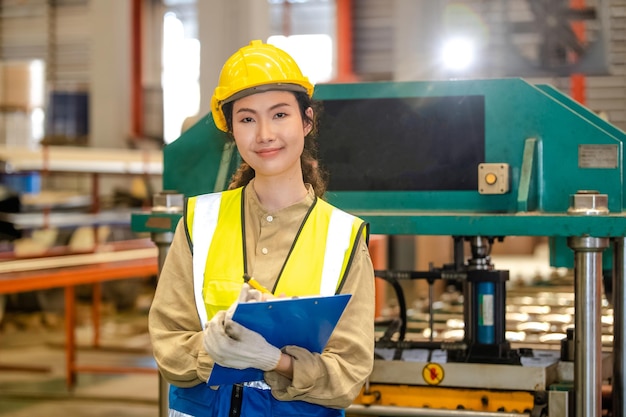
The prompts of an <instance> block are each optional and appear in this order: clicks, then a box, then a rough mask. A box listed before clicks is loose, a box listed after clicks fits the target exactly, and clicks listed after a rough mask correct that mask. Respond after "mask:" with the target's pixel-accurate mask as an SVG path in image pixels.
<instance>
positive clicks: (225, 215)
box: [185, 187, 368, 327]
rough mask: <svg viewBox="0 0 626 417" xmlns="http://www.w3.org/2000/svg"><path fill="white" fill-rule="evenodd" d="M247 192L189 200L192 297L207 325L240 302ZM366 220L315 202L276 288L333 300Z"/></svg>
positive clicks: (285, 291)
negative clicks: (236, 302)
mask: <svg viewBox="0 0 626 417" xmlns="http://www.w3.org/2000/svg"><path fill="white" fill-rule="evenodd" d="M242 196H243V187H240V188H237V189H235V190H229V191H224V192H221V193H212V194H203V195H200V196H195V197H190V198H189V199H188V200H187V205H186V209H185V222H186V223H185V225H186V228H187V235H188V237H189V240H190V242H191V245H192V252H193V274H194V293H195V301H196V307H197V309H198V314H199V316H200V320H201V322H202V326H203V327H204V325H205V323H206V322H207V321H208V320H210V319H211V317H213V315H215V313H217V312H218V311H220V310H223V309H226V308H228V307H229V306H230V305H231V304H232V303H233V302H234V301H235V300H236V299H237V297H238V295H239V292H240V290H241V285H242V284H243V274H244V252H243V233H242V223H241V222H242V218H243V217H242V215H243V213H242ZM367 233H368V230H367V227H366V223H364V222H363V220H361V219H359V218H357V217H355V216H352V215H350V214H348V213H346V212H344V211H342V210H339V209H338V208H336V207H333V206H332V205H330V204H328V203H327V202H325V201H323V200H322V199H319V198H317V199H316V200H315V202H314V203H313V207H312V209H311V211H310V213H309V214H308V217H307V218H306V220H305V222H304V225H303V227H302V230H301V231H300V233H299V235H298V238H297V240H296V242H295V244H294V246H293V247H292V249H291V252H290V254H289V255H288V259H287V262H286V263H285V266H284V269H283V270H282V272H281V275H280V277H279V278H278V281H277V284H276V286H275V288H274V292H275V293H276V294H286V295H289V296H304V295H317V294H321V295H332V294H335V293H336V292H337V291H338V290H339V289H340V286H341V283H342V282H343V279H344V278H345V275H346V274H347V272H348V270H349V267H350V263H351V261H352V258H353V257H354V252H355V250H356V247H357V243H358V239H359V238H360V237H361V236H364V238H367V237H368V236H367Z"/></svg>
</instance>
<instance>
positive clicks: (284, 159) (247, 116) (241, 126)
mask: <svg viewBox="0 0 626 417" xmlns="http://www.w3.org/2000/svg"><path fill="white" fill-rule="evenodd" d="M307 114H308V115H309V116H310V117H312V115H313V109H311V108H309V109H307ZM310 130H311V125H310V124H307V125H305V124H304V122H303V120H302V115H301V114H300V107H299V106H298V101H297V100H296V97H295V95H294V94H293V93H292V92H289V91H267V92H264V93H257V94H252V95H250V96H247V97H243V98H241V99H239V100H237V101H235V103H234V104H233V136H234V138H235V143H236V144H237V149H238V150H239V153H240V154H241V157H242V158H243V160H244V161H246V162H247V163H248V165H250V166H251V167H252V168H253V169H254V171H255V176H256V177H257V178H258V177H262V176H265V177H278V176H280V177H283V176H288V177H294V176H298V177H299V178H302V169H301V166H300V155H301V154H302V150H303V149H304V137H305V136H306V135H307V134H308V133H309V132H310Z"/></svg>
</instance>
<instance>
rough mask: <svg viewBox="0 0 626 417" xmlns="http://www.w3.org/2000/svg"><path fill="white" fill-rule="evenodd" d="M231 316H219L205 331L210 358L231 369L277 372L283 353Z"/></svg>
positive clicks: (215, 317) (205, 340)
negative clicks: (275, 370) (255, 369)
mask: <svg viewBox="0 0 626 417" xmlns="http://www.w3.org/2000/svg"><path fill="white" fill-rule="evenodd" d="M227 314H228V313H227V312H226V311H220V312H218V313H217V314H216V315H215V316H214V317H213V318H212V319H211V320H210V321H209V322H208V323H207V326H206V328H205V329H204V338H203V343H204V349H205V350H206V351H207V353H208V354H209V356H211V358H213V360H214V361H215V362H216V363H217V364H219V365H221V366H225V367H227V368H235V369H246V368H257V369H261V370H263V371H271V370H274V369H275V368H276V366H277V365H278V361H279V360H280V356H281V351H280V349H278V348H277V347H275V346H272V345H270V344H269V343H267V341H266V340H265V338H264V337H263V336H261V335H260V334H258V333H257V332H255V331H252V330H250V329H247V328H246V327H244V326H242V325H241V324H239V323H237V322H234V321H233V320H231V319H230V318H229V317H227Z"/></svg>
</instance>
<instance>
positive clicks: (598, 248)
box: [567, 236, 609, 417]
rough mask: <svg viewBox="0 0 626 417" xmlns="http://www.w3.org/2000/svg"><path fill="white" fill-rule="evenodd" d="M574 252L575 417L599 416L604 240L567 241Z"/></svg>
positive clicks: (600, 409)
mask: <svg viewBox="0 0 626 417" xmlns="http://www.w3.org/2000/svg"><path fill="white" fill-rule="evenodd" d="M567 244H568V246H569V247H570V248H571V249H573V250H574V290H575V299H576V300H575V308H576V311H575V319H574V320H575V329H576V330H575V332H574V346H575V357H574V392H576V407H575V408H576V417H600V416H601V415H602V326H601V322H600V318H601V305H602V299H601V294H602V292H601V288H602V287H601V284H602V250H604V249H605V248H607V247H608V246H609V239H608V238H596V237H590V236H583V237H570V238H568V240H567Z"/></svg>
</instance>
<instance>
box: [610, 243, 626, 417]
mask: <svg viewBox="0 0 626 417" xmlns="http://www.w3.org/2000/svg"><path fill="white" fill-rule="evenodd" d="M625 259H626V238H623V237H620V238H616V239H615V240H614V244H613V291H612V293H613V381H612V385H613V395H612V398H613V415H614V416H623V415H625V414H624V413H625V412H626V409H625V407H624V399H625V398H626V387H625V386H624V375H626V369H625V367H626V358H625V357H624V336H625V335H626V327H625V321H626V320H624V313H625V311H624V306H626V286H625V285H624V277H625V276H626V264H625V261H624V260H625Z"/></svg>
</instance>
